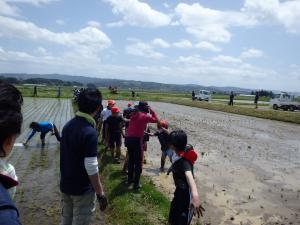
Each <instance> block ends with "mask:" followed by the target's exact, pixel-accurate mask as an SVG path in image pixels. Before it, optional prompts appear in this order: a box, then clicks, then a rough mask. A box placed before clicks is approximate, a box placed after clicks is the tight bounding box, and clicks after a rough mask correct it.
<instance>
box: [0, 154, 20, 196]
mask: <svg viewBox="0 0 300 225" xmlns="http://www.w3.org/2000/svg"><path fill="white" fill-rule="evenodd" d="M0 173H1V174H4V175H6V176H9V177H11V178H13V179H14V180H16V181H18V177H17V175H16V171H15V168H14V166H13V165H11V164H9V163H7V162H5V161H4V160H3V159H0ZM16 190H17V188H16V187H12V188H10V189H8V193H9V194H10V196H11V198H14V197H15V193H16Z"/></svg>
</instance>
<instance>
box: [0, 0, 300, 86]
mask: <svg viewBox="0 0 300 225" xmlns="http://www.w3.org/2000/svg"><path fill="white" fill-rule="evenodd" d="M0 72H25V73H40V74H47V73H61V74H70V75H85V76H93V77H105V78H120V79H134V80H143V81H156V82H163V83H176V84H201V85H214V86H239V87H244V88H252V89H262V88H263V89H273V90H287V91H300V1H299V0H287V1H279V0H265V1H261V0H234V1H225V0H224V1H219V0H218V1H217V0H198V1H196V0H194V1H191V0H151V1H150V0H89V1H83V0H0Z"/></svg>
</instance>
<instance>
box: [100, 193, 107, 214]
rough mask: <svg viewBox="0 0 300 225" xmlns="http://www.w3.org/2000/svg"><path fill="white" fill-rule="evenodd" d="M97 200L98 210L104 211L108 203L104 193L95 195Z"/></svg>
mask: <svg viewBox="0 0 300 225" xmlns="http://www.w3.org/2000/svg"><path fill="white" fill-rule="evenodd" d="M97 200H98V202H99V206H100V210H101V211H104V210H105V209H106V207H107V205H108V200H107V198H106V197H105V195H104V194H102V195H97Z"/></svg>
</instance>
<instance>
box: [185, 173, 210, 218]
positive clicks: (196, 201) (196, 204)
mask: <svg viewBox="0 0 300 225" xmlns="http://www.w3.org/2000/svg"><path fill="white" fill-rule="evenodd" d="M185 177H186V180H187V182H188V184H189V187H190V190H191V195H192V200H191V205H190V207H191V208H193V209H194V210H195V212H194V213H197V215H198V217H199V216H200V215H201V216H203V211H205V210H204V208H203V207H202V206H201V203H200V198H199V194H198V190H197V186H196V183H195V180H194V177H193V174H192V171H186V172H185Z"/></svg>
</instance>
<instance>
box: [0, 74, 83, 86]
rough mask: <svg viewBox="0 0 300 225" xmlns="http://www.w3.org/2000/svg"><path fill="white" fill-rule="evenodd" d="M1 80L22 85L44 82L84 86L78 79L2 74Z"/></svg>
mask: <svg viewBox="0 0 300 225" xmlns="http://www.w3.org/2000/svg"><path fill="white" fill-rule="evenodd" d="M0 80H2V81H5V82H6V83H9V84H14V85H18V84H19V85H20V84H44V85H47V86H83V84H82V83H79V82H76V81H63V80H59V79H47V78H29V79H19V78H15V77H3V76H0Z"/></svg>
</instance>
